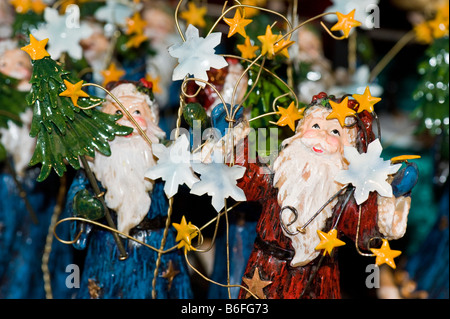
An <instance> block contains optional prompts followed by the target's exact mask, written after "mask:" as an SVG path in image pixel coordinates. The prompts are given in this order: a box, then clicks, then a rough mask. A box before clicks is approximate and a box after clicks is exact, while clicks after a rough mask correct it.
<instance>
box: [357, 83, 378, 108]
mask: <svg viewBox="0 0 450 319" xmlns="http://www.w3.org/2000/svg"><path fill="white" fill-rule="evenodd" d="M352 96H353V98H354V99H355V100H356V101H357V102H358V103H359V107H358V113H361V112H362V111H364V110H366V111H367V112H369V113H372V112H373V106H374V105H375V104H376V103H378V102H380V101H381V98H380V97H374V96H372V95H371V94H370V89H369V87H368V86H366V89H365V90H364V94H353V95H352Z"/></svg>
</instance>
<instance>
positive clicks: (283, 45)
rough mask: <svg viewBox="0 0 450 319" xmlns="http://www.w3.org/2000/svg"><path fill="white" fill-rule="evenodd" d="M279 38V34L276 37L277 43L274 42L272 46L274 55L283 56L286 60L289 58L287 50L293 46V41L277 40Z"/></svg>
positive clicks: (280, 36)
mask: <svg viewBox="0 0 450 319" xmlns="http://www.w3.org/2000/svg"><path fill="white" fill-rule="evenodd" d="M281 38H282V35H281V34H280V35H278V36H277V41H275V45H274V48H275V54H278V53H280V54H282V55H284V56H285V57H286V58H289V53H288V50H287V48H288V47H290V46H291V45H292V44H294V43H295V41H289V39H288V40H286V39H283V40H279V39H281Z"/></svg>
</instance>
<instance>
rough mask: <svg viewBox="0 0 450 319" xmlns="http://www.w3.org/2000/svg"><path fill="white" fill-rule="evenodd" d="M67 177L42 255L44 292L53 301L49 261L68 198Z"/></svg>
mask: <svg viewBox="0 0 450 319" xmlns="http://www.w3.org/2000/svg"><path fill="white" fill-rule="evenodd" d="M66 190H67V187H66V175H63V176H61V177H60V186H59V190H58V195H57V199H56V206H55V208H54V209H53V214H52V218H51V219H50V226H49V227H48V232H47V237H46V239H45V247H44V253H43V255H42V265H41V268H42V274H43V278H44V290H45V298H46V299H53V293H52V282H51V276H50V270H49V268H48V261H49V259H50V254H51V251H52V243H53V230H54V228H55V224H56V221H57V220H58V217H59V215H60V214H61V211H62V207H63V203H64V199H65V196H66Z"/></svg>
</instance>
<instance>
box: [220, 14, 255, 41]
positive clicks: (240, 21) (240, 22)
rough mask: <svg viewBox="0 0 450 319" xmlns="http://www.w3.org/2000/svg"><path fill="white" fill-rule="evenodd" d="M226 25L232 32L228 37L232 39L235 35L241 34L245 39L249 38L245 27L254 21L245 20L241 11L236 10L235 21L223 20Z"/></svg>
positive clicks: (229, 32)
mask: <svg viewBox="0 0 450 319" xmlns="http://www.w3.org/2000/svg"><path fill="white" fill-rule="evenodd" d="M223 20H224V21H225V23H226V24H228V25H229V26H230V30H229V31H228V37H231V36H232V35H233V34H235V33H239V34H240V35H242V36H243V37H244V38H246V37H247V33H246V32H245V27H246V26H247V25H249V24H250V23H251V22H252V21H253V20H251V19H244V18H243V17H242V16H241V12H240V10H239V9H238V10H236V13H235V14H234V17H233V19H228V18H223Z"/></svg>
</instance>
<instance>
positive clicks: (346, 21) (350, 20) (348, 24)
mask: <svg viewBox="0 0 450 319" xmlns="http://www.w3.org/2000/svg"><path fill="white" fill-rule="evenodd" d="M355 10H356V9H353V10H352V11H351V12H350V13H348V14H342V13H340V12H336V15H337V17H338V22H337V23H336V24H335V25H334V26H332V27H331V31H342V32H343V33H344V37H345V38H348V35H349V34H350V30H351V29H352V28H354V27H359V26H360V25H361V22H359V21H357V20H355Z"/></svg>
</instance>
